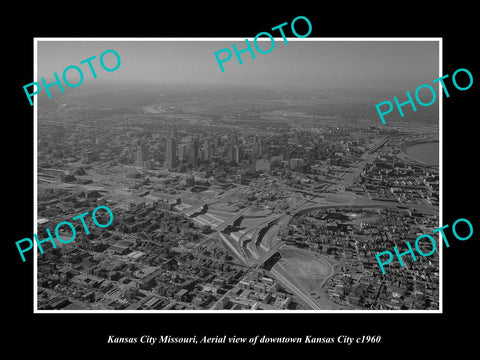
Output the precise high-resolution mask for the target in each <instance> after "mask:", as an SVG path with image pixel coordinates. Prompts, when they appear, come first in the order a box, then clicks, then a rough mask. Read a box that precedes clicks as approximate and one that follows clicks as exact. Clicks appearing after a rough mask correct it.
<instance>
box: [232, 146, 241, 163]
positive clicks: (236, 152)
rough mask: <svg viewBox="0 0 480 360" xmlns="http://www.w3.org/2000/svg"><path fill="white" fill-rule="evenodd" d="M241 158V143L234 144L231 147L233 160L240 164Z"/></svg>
mask: <svg viewBox="0 0 480 360" xmlns="http://www.w3.org/2000/svg"><path fill="white" fill-rule="evenodd" d="M242 159H243V147H242V145H235V146H234V147H233V161H234V162H235V163H237V164H240V163H241V162H242Z"/></svg>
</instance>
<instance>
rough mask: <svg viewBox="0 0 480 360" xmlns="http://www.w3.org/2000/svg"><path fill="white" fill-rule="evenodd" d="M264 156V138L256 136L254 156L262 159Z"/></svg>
mask: <svg viewBox="0 0 480 360" xmlns="http://www.w3.org/2000/svg"><path fill="white" fill-rule="evenodd" d="M262 155H263V143H262V138H260V137H258V136H255V140H254V141H253V156H255V157H261V156H262Z"/></svg>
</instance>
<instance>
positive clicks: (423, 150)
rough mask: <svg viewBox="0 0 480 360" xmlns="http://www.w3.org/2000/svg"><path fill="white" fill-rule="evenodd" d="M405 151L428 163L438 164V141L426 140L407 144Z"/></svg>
mask: <svg viewBox="0 0 480 360" xmlns="http://www.w3.org/2000/svg"><path fill="white" fill-rule="evenodd" d="M405 152H406V153H407V154H408V155H410V156H411V157H413V158H415V159H417V160H420V161H423V162H426V163H428V164H430V165H437V166H438V164H439V160H440V154H439V152H440V149H439V143H438V142H428V143H422V144H416V145H412V146H409V147H408V148H407V149H406V150H405Z"/></svg>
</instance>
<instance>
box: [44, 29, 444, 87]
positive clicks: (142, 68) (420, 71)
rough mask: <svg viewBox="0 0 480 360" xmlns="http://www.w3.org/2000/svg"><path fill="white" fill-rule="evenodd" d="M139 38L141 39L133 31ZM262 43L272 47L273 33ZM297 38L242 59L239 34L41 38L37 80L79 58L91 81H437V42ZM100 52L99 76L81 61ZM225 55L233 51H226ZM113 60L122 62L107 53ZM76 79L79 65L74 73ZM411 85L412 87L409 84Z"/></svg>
mask: <svg viewBox="0 0 480 360" xmlns="http://www.w3.org/2000/svg"><path fill="white" fill-rule="evenodd" d="M132 39H134V38H132ZM266 39H267V42H265V43H263V42H262V43H261V42H259V44H260V46H261V47H262V49H268V47H269V46H270V40H268V38H266ZM309 40H310V41H295V38H289V43H288V45H286V44H285V43H284V42H283V39H282V38H278V39H277V38H276V41H275V47H274V49H273V50H272V51H271V52H270V53H269V54H261V53H259V52H257V51H256V50H255V48H254V47H253V41H250V43H251V44H252V48H253V49H254V52H255V56H256V57H255V59H252V58H251V55H250V53H248V52H245V53H243V54H241V57H242V60H243V64H240V63H239V62H238V60H237V58H236V56H235V54H234V52H233V50H232V44H233V43H235V44H236V45H237V48H238V49H239V50H241V49H244V48H245V47H246V45H245V42H244V40H242V39H239V40H236V41H233V40H232V41H223V40H222V41H212V40H209V41H151V40H149V41H123V40H122V41H48V39H45V40H39V41H38V80H40V78H41V77H45V78H51V77H52V76H53V72H55V71H56V72H57V73H58V75H59V76H60V77H61V76H62V72H63V69H64V68H65V67H67V66H69V65H77V66H79V67H80V68H81V69H82V70H83V72H84V83H86V82H90V81H97V82H98V81H102V80H105V81H107V80H116V81H117V80H118V81H120V80H121V81H123V80H126V81H131V80H134V81H138V82H149V83H181V84H198V83H201V84H222V85H229V84H232V85H256V86H257V85H261V86H266V87H290V86H295V87H297V88H298V87H300V88H301V87H305V88H312V87H313V88H332V87H333V88H354V89H357V88H366V89H375V88H377V89H382V88H390V89H391V88H402V89H403V88H407V89H408V87H410V88H412V90H414V89H415V88H416V87H417V86H418V85H420V84H423V83H427V82H428V83H430V82H431V81H432V80H433V79H435V78H437V77H439V76H440V74H439V70H438V69H439V65H438V61H439V54H438V52H439V51H438V42H437V41H321V40H318V41H311V39H309ZM223 48H229V49H230V50H231V51H232V58H231V59H230V60H229V61H227V62H225V63H224V64H223V66H224V68H225V72H221V71H220V67H219V65H218V64H217V61H216V59H215V56H214V52H215V51H218V50H220V49H223ZM107 49H113V50H115V51H117V52H118V53H119V55H120V57H121V60H122V63H121V66H120V67H119V68H118V70H116V71H114V72H106V71H104V70H103V69H102V68H101V66H100V63H99V57H100V54H101V53H102V52H103V51H104V50H107ZM93 55H96V56H97V59H95V60H93V61H92V64H93V65H94V67H95V69H96V72H97V75H98V78H97V79H96V80H94V79H93V78H92V75H91V73H90V70H89V68H88V65H87V64H80V61H82V60H84V59H87V58H89V57H91V56H93ZM220 56H221V57H222V58H223V57H224V56H226V53H222V54H220ZM105 61H106V63H107V64H108V65H109V66H114V65H115V64H116V62H115V58H114V56H113V54H107V55H106V56H105ZM68 79H69V80H70V79H71V80H70V81H71V82H72V83H74V82H75V70H70V71H69V72H68ZM407 89H406V90H407Z"/></svg>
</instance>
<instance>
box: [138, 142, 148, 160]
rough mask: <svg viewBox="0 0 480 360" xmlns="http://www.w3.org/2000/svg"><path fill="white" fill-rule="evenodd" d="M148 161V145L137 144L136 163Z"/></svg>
mask: <svg viewBox="0 0 480 360" xmlns="http://www.w3.org/2000/svg"><path fill="white" fill-rule="evenodd" d="M147 160H148V145H146V144H142V143H137V162H138V163H143V162H144V161H147Z"/></svg>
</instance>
